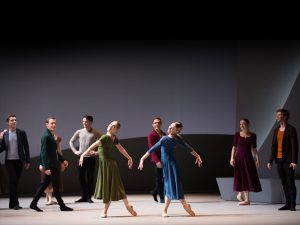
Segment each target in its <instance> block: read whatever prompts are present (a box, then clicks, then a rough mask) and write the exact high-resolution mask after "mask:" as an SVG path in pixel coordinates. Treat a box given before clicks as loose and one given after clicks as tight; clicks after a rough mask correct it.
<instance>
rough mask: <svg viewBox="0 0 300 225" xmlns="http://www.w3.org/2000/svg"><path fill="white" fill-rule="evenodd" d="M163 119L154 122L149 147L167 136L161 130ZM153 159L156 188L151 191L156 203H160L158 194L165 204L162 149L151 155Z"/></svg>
mask: <svg viewBox="0 0 300 225" xmlns="http://www.w3.org/2000/svg"><path fill="white" fill-rule="evenodd" d="M161 125H162V122H161V118H159V117H155V118H153V120H152V127H153V131H152V132H151V133H149V135H148V147H149V148H151V147H152V146H153V145H154V144H156V143H157V142H158V141H159V140H160V138H161V137H162V136H164V135H166V133H165V132H163V131H162V130H161ZM151 159H152V162H153V167H154V174H155V187H154V189H153V190H152V191H151V194H152V196H153V199H154V201H156V202H158V200H157V194H158V195H159V197H160V203H164V202H165V200H164V180H163V170H162V164H161V153H160V149H159V150H157V151H154V152H153V153H151Z"/></svg>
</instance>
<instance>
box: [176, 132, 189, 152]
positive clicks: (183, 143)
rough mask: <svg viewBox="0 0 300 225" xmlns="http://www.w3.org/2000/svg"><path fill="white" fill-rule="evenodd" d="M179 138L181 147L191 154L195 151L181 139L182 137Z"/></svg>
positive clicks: (178, 141)
mask: <svg viewBox="0 0 300 225" xmlns="http://www.w3.org/2000/svg"><path fill="white" fill-rule="evenodd" d="M177 137H178V138H177V143H178V144H179V145H181V146H182V147H183V148H184V149H187V150H188V151H189V152H192V151H193V148H192V147H191V146H190V145H189V144H188V143H186V142H185V140H183V138H182V137H180V136H177Z"/></svg>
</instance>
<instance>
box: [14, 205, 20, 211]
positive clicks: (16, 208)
mask: <svg viewBox="0 0 300 225" xmlns="http://www.w3.org/2000/svg"><path fill="white" fill-rule="evenodd" d="M19 209H22V207H21V206H19V205H16V206H15V207H14V210H19Z"/></svg>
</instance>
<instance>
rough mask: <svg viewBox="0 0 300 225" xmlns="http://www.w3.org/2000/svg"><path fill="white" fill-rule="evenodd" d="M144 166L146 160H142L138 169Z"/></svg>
mask: <svg viewBox="0 0 300 225" xmlns="http://www.w3.org/2000/svg"><path fill="white" fill-rule="evenodd" d="M143 167H144V160H140V164H139V167H138V169H139V170H142V169H143Z"/></svg>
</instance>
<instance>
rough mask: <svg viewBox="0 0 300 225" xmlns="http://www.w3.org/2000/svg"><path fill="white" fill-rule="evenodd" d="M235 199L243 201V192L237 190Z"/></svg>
mask: <svg viewBox="0 0 300 225" xmlns="http://www.w3.org/2000/svg"><path fill="white" fill-rule="evenodd" d="M236 198H237V200H239V201H240V202H242V201H244V197H243V192H239V193H238V195H237V196H236Z"/></svg>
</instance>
